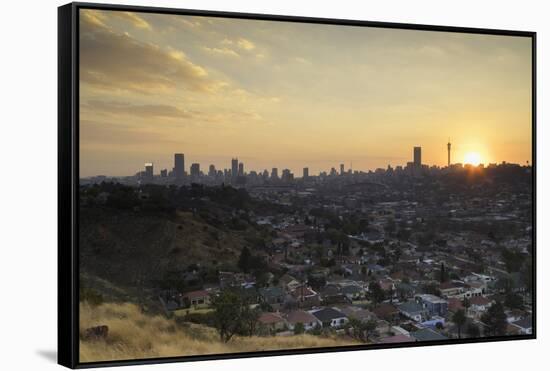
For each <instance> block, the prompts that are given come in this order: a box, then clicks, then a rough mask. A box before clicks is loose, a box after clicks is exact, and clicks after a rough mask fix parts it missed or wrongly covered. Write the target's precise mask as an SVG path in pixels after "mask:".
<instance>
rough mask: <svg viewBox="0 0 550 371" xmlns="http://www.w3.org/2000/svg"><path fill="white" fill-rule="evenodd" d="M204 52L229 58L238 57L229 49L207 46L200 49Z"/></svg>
mask: <svg viewBox="0 0 550 371" xmlns="http://www.w3.org/2000/svg"><path fill="white" fill-rule="evenodd" d="M202 49H203V50H204V51H205V52H207V53H210V54H214V55H222V56H230V57H239V54H238V53H237V52H236V51H234V50H233V49H229V48H209V47H207V46H205V47H203V48H202Z"/></svg>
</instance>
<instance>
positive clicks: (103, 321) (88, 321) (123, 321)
mask: <svg viewBox="0 0 550 371" xmlns="http://www.w3.org/2000/svg"><path fill="white" fill-rule="evenodd" d="M98 325H107V326H109V335H108V337H107V339H106V340H83V339H82V338H81V340H80V361H81V362H93V361H107V360H123V359H139V358H151V357H172V356H186V355H202V354H219V353H238V352H248V351H262V350H276V349H297V348H316V347H330V346H342V345H352V344H356V343H354V342H352V341H348V340H343V339H338V338H325V337H319V336H312V335H299V336H289V337H282V336H279V337H256V336H254V337H235V338H233V339H232V340H231V341H229V342H228V343H226V344H224V343H222V342H220V341H219V338H218V336H217V333H216V331H215V330H214V329H212V328H209V327H206V326H200V325H192V324H189V326H188V327H186V328H182V327H180V326H178V325H177V324H176V323H175V322H174V321H173V320H171V319H166V318H164V317H161V316H154V317H152V316H148V315H146V314H143V313H141V312H140V310H139V308H138V307H137V306H135V305H133V304H112V303H109V304H102V305H100V306H97V307H92V306H90V305H88V304H81V305H80V333H81V335H82V334H83V332H84V331H85V329H86V328H89V327H92V326H98Z"/></svg>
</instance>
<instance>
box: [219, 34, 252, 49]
mask: <svg viewBox="0 0 550 371" xmlns="http://www.w3.org/2000/svg"><path fill="white" fill-rule="evenodd" d="M220 44H222V45H236V46H237V47H239V48H240V49H242V50H246V51H251V50H252V49H254V48H256V45H254V43H253V42H252V41H250V40H247V39H245V38H242V37H241V38H239V39H237V40H235V41H234V40H231V39H228V38H225V39H223V40H222V41H220Z"/></svg>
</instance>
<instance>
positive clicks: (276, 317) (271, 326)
mask: <svg viewBox="0 0 550 371" xmlns="http://www.w3.org/2000/svg"><path fill="white" fill-rule="evenodd" d="M258 323H259V324H260V332H261V333H263V334H274V333H276V332H279V331H283V330H285V329H286V321H285V319H284V318H283V317H282V316H281V315H280V314H279V313H272V312H265V313H262V314H260V316H259V317H258Z"/></svg>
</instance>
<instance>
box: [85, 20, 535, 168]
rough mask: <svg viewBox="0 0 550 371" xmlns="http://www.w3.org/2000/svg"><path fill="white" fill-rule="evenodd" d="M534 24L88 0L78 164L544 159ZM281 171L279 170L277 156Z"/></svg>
mask: <svg viewBox="0 0 550 371" xmlns="http://www.w3.org/2000/svg"><path fill="white" fill-rule="evenodd" d="M531 135H532V133H531V40H530V39H529V38H526V37H512V36H496V35H477V34H461V33H449V32H436V31H416V30H400V29H385V28H374V27H356V26H341V25H321V24H304V23H291V22H275V21H258V20H240V19H229V18H213V17H196V16H181V15H168V14H150V13H131V12H122V11H98V10H80V175H81V176H84V177H85V176H93V175H109V176H122V175H133V174H135V173H136V172H138V171H140V170H142V169H143V165H144V163H146V162H152V163H154V166H155V173H158V172H159V171H160V169H164V168H166V169H169V170H171V169H172V167H173V158H174V153H184V154H185V166H186V168H187V171H189V166H190V165H191V163H195V162H197V163H200V165H201V170H203V171H205V172H206V171H207V170H208V166H209V165H210V164H214V165H215V166H216V168H217V169H224V168H231V158H232V157H238V158H239V161H241V162H243V163H244V167H245V171H250V170H256V171H262V170H263V169H271V168H273V167H278V168H279V169H284V168H289V169H291V170H292V171H293V172H294V173H296V174H297V175H300V174H301V172H302V168H303V167H309V169H310V170H309V171H310V174H312V175H313V174H317V173H319V171H328V170H330V168H331V167H335V168H339V164H341V163H343V164H345V167H346V168H349V167H350V166H352V168H353V170H363V171H367V170H373V169H376V168H379V167H382V168H385V167H387V166H388V165H391V166H397V165H405V164H406V163H407V162H408V161H412V157H413V147H414V146H421V147H422V162H423V163H425V164H428V165H438V166H445V165H446V164H447V142H448V140H449V138H450V141H451V143H452V154H451V156H452V162H453V163H458V162H461V163H462V162H465V159H472V158H473V159H478V160H479V161H480V162H482V163H485V164H488V163H494V162H501V161H507V162H513V163H520V164H525V163H526V161H529V162H531ZM279 171H281V170H279Z"/></svg>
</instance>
